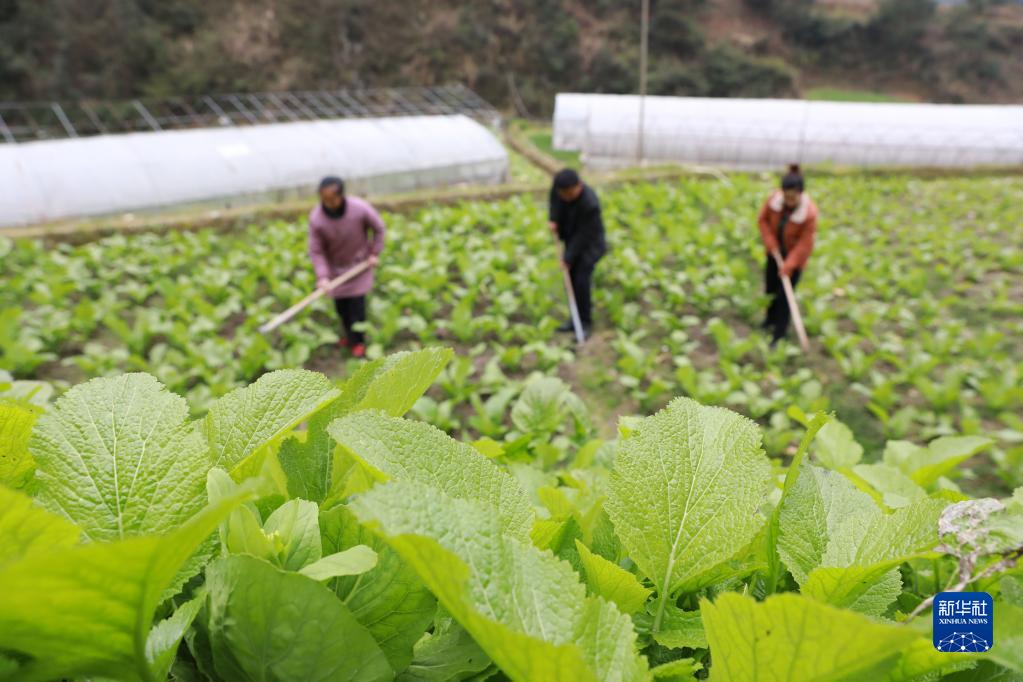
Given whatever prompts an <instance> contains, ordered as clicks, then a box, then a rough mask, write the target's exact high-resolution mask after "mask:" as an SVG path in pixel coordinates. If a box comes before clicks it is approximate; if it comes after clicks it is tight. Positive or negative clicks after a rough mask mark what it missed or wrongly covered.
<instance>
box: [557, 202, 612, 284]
mask: <svg viewBox="0 0 1023 682" xmlns="http://www.w3.org/2000/svg"><path fill="white" fill-rule="evenodd" d="M550 219H551V221H552V222H555V223H557V225H558V238H559V239H561V241H563V242H565V262H566V263H568V264H569V265H575V264H576V263H577V262H580V263H586V264H588V265H592V264H594V263H596V262H597V261H598V260H600V258H601V256H603V255H604V254H605V253H607V242H606V241H605V239H604V219H603V218H602V217H601V215H600V200H599V199H597V193H596V192H594V191H593V190H592V189H590V187H589V186H588V185H584V186H583V192H582V194H580V195H579V198H578V199H576V200H575V201H563V200H562V199H561V197H560V196H558V190H557V188H556V187H553V186H552V187H551V198H550Z"/></svg>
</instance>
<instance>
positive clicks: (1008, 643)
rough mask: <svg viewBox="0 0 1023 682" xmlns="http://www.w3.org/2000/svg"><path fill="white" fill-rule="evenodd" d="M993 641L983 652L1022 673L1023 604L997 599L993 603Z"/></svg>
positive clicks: (985, 655)
mask: <svg viewBox="0 0 1023 682" xmlns="http://www.w3.org/2000/svg"><path fill="white" fill-rule="evenodd" d="M994 627H995V641H994V643H993V644H992V646H991V650H990V651H988V652H987V653H985V654H983V656H984V657H985V658H990V659H991V660H992V661H994V662H995V663H998V664H999V665H1003V666H1005V667H1006V668H1009V669H1010V670H1014V671H1016V672H1017V673H1023V606H1016V605H1015V604H1009V603H1008V602H1003V601H997V602H995V604H994Z"/></svg>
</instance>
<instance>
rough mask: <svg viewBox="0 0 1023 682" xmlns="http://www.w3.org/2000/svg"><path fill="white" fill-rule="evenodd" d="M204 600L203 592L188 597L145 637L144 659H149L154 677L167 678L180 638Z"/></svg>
mask: <svg viewBox="0 0 1023 682" xmlns="http://www.w3.org/2000/svg"><path fill="white" fill-rule="evenodd" d="M205 600H206V595H205V594H200V595H199V596H198V597H195V598H193V599H190V600H189V601H187V602H185V603H184V604H182V605H181V606H178V607H177V608H176V609H175V610H174V613H172V614H171V615H170V616H168V617H167V618H166V619H165V620H162V621H160V622H159V623H157V624H156V625H154V626H153V629H152V630H150V631H149V637H148V638H147V639H146V660H147V661H149V666H150V668H151V669H152V671H153V678H154V679H156V680H166V679H167V674H168V673H169V672H170V668H171V665H172V664H173V663H174V657H175V656H176V655H177V653H178V647H179V646H180V645H181V640H182V639H184V637H185V633H186V632H187V631H188V628H190V627H191V626H192V622H193V621H194V620H195V617H196V616H197V615H199V611H200V610H202V605H203V602H204V601H205Z"/></svg>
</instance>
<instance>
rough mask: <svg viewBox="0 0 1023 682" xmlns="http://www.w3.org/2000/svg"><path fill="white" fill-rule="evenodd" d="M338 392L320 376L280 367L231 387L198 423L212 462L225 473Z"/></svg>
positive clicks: (269, 444) (270, 442) (286, 432)
mask: <svg viewBox="0 0 1023 682" xmlns="http://www.w3.org/2000/svg"><path fill="white" fill-rule="evenodd" d="M339 394H340V392H339V391H338V390H337V389H336V388H334V387H333V386H332V385H331V383H330V381H329V380H328V379H327V378H326V377H325V376H323V375H322V374H317V373H316V372H309V371H307V370H304V369H283V370H278V371H276V372H270V373H269V374H264V375H263V376H261V377H260V378H259V380H258V381H256V383H254V384H250V385H248V386H246V387H244V388H239V389H236V390H234V391H231V392H230V393H228V394H227V395H225V396H224V397H223V398H220V399H219V400H217V401H216V402H215V403H213V406H212V407H210V411H209V413H208V414H207V415H206V417H205V419H204V420H203V421H202V429H201V430H202V432H203V434H204V435H205V436H206V439H207V441H208V442H209V448H210V453H211V457H212V460H213V464H214V465H215V466H219V467H222V468H224V469H227V470H229V471H231V470H234V469H235V468H236V467H237V466H239V465H240V464H241V463H242V462H244V461H245V460H246V459H248V458H249V457H251V456H253V455H255V454H257V453H262V452H265V450H264V448H267V447H268V446H273V445H274V444H275V443H277V442H279V441H280V440H281V439H283V438H284V437H285V436H287V434H288V432H289V431H291V430H292V429H293V428H295V427H296V426H298V425H299V424H300V423H302V422H303V421H305V420H306V419H308V418H309V417H310V416H311V415H313V414H316V413H317V412H318V411H320V410H321V409H323V408H324V407H326V406H327V405H329V404H330V403H331V402H332V401H333V400H334V399H336V398H337V397H338V395H339Z"/></svg>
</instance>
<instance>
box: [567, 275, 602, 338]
mask: <svg viewBox="0 0 1023 682" xmlns="http://www.w3.org/2000/svg"><path fill="white" fill-rule="evenodd" d="M596 265H597V264H596V263H595V262H590V261H586V260H578V261H576V262H575V263H572V265H570V266H569V268H568V275H569V277H570V278H571V279H572V291H573V292H574V293H575V304H576V305H577V306H578V307H579V319H580V320H581V321H582V323H583V324H584V325H587V326H589V325H591V324H593V303H592V301H591V298H590V288H591V287H592V285H593V268H594V267H595V266H596Z"/></svg>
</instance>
